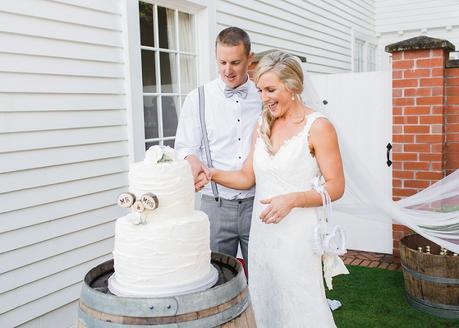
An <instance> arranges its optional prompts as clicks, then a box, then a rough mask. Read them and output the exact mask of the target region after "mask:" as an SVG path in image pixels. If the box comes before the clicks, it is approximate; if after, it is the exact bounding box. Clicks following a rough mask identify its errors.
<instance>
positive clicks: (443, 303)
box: [400, 235, 459, 319]
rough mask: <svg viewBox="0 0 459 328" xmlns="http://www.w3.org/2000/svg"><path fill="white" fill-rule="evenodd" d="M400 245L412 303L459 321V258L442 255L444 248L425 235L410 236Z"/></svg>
mask: <svg viewBox="0 0 459 328" xmlns="http://www.w3.org/2000/svg"><path fill="white" fill-rule="evenodd" d="M400 244H401V246H400V260H401V264H402V270H403V277H404V279H405V290H406V295H407V298H408V302H409V303H410V304H411V305H412V306H414V307H415V308H417V309H420V310H422V311H424V312H427V313H430V314H432V315H435V316H438V317H443V318H450V319H457V318H459V257H458V256H452V254H451V252H448V255H440V249H441V248H440V246H438V245H437V244H435V243H433V242H431V241H429V240H427V239H425V238H424V237H422V236H421V235H410V236H406V237H404V238H403V239H402V240H401V241H400ZM425 246H430V254H429V253H426V252H425V249H426V248H425ZM418 247H422V249H423V250H422V251H419V250H418Z"/></svg>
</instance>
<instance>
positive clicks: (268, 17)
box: [217, 0, 375, 73]
mask: <svg viewBox="0 0 459 328" xmlns="http://www.w3.org/2000/svg"><path fill="white" fill-rule="evenodd" d="M373 2H374V1H372V0H356V1H329V0H317V1H301V0H285V1H284V0H218V1H217V30H221V29H223V28H225V27H228V26H239V27H241V28H243V29H245V30H246V31H247V32H248V33H249V35H250V37H251V40H252V43H253V50H254V51H255V52H261V51H265V50H268V49H273V48H276V49H281V50H285V51H288V52H291V53H295V54H298V55H301V56H304V57H306V58H307V68H308V70H309V71H310V72H312V73H339V72H348V71H351V70H352V35H353V33H354V32H356V33H359V34H363V35H368V36H372V37H374V34H375V32H374V25H375V12H374V5H373Z"/></svg>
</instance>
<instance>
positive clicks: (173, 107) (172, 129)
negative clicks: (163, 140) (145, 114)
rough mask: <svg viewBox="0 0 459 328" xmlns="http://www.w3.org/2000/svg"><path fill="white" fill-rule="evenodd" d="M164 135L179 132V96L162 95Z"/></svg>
mask: <svg viewBox="0 0 459 328" xmlns="http://www.w3.org/2000/svg"><path fill="white" fill-rule="evenodd" d="M161 100H162V109H163V112H162V114H163V132H164V137H173V136H175V133H176V132H177V124H178V113H179V106H180V105H179V97H162V98H161Z"/></svg>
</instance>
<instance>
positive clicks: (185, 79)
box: [180, 55, 196, 93]
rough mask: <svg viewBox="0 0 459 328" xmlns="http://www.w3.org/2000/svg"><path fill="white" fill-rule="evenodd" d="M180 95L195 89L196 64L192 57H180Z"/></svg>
mask: <svg viewBox="0 0 459 328" xmlns="http://www.w3.org/2000/svg"><path fill="white" fill-rule="evenodd" d="M180 84H181V89H182V90H180V92H181V93H188V92H190V91H191V90H193V89H194V88H195V87H196V63H195V59H194V56H187V55H180Z"/></svg>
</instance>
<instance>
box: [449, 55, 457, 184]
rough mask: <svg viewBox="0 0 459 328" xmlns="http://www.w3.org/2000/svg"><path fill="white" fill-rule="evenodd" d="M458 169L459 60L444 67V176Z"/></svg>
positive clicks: (450, 61)
mask: <svg viewBox="0 0 459 328" xmlns="http://www.w3.org/2000/svg"><path fill="white" fill-rule="evenodd" d="M457 169H459V60H449V61H448V63H447V65H446V175H448V174H450V173H452V172H454V171H455V170H457Z"/></svg>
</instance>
